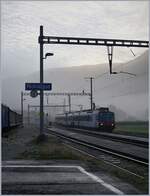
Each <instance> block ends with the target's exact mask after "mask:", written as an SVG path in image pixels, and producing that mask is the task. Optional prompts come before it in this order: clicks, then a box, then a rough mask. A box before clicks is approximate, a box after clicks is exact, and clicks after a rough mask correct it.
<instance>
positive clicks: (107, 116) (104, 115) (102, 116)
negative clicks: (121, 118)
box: [99, 112, 114, 122]
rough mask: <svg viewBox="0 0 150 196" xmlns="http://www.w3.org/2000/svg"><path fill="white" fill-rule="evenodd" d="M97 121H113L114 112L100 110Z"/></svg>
mask: <svg viewBox="0 0 150 196" xmlns="http://www.w3.org/2000/svg"><path fill="white" fill-rule="evenodd" d="M99 121H111V122H112V121H114V114H113V113H112V112H100V113H99Z"/></svg>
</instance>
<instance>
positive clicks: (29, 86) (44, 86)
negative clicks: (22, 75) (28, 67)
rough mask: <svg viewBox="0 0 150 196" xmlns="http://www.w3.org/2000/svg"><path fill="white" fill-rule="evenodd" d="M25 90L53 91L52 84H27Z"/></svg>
mask: <svg viewBox="0 0 150 196" xmlns="http://www.w3.org/2000/svg"><path fill="white" fill-rule="evenodd" d="M25 90H45V91H50V90H52V84H51V83H25Z"/></svg>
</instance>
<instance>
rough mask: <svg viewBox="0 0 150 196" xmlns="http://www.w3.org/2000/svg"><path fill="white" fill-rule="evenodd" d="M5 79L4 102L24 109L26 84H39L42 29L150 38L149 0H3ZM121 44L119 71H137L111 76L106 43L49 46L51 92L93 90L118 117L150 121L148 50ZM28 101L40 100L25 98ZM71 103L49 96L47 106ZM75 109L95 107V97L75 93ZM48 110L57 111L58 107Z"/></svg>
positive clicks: (98, 103)
mask: <svg viewBox="0 0 150 196" xmlns="http://www.w3.org/2000/svg"><path fill="white" fill-rule="evenodd" d="M1 10H2V12H1V18H2V19H1V21H2V23H1V26H2V35H1V40H2V43H1V47H2V50H1V57H2V58H1V65H2V66H1V81H2V85H1V86H2V103H4V104H6V105H8V106H10V108H12V109H14V110H17V111H19V110H20V100H21V97H20V95H21V91H24V92H25V82H39V44H38V36H39V27H40V25H43V26H44V35H49V36H72V37H73V36H74V37H95V38H107V39H133V40H136V39H138V40H148V39H149V38H148V23H149V21H148V2H147V1H109V2H106V1H94V2H92V1H87V2H85V1H83V2H80V1H79V2H78V1H76V2H75V1H71V2H68V1H67V2H64V1H61V2H58V1H56V2H54V1H51V2H50V1H26V2H25V1H21V2H18V1H2V2H1ZM132 50H133V52H134V54H135V56H134V55H133V54H132V53H131V51H130V49H129V48H124V47H122V48H121V47H115V48H114V56H113V71H124V72H130V73H133V74H135V75H129V74H121V73H120V74H117V75H109V73H108V72H109V66H108V57H107V48H106V47H95V46H92V47H91V46H71V45H69V46H67V45H45V46H44V53H46V52H53V53H54V56H52V57H49V58H47V59H46V60H44V81H45V82H50V83H52V91H51V92H82V91H83V90H84V91H85V92H90V82H89V80H85V77H91V76H92V77H95V79H94V80H93V97H94V100H93V101H94V102H95V104H96V106H97V107H104V106H108V107H110V109H111V110H113V111H115V113H116V117H117V120H147V119H148V50H147V49H144V48H132ZM25 99H26V100H24V109H25V110H27V105H28V104H36V105H38V104H39V97H38V98H34V99H33V98H30V97H29V96H26V97H25ZM64 103H66V104H68V97H65V96H49V98H47V97H45V104H64ZM71 103H72V109H73V110H79V109H80V107H79V106H78V105H79V104H81V105H83V106H82V107H83V109H88V108H90V99H89V97H87V96H84V97H79V96H78V97H77V96H75V97H74V96H72V97H71ZM55 110H56V111H54V110H53V109H49V110H48V111H47V112H49V113H50V115H51V116H52V114H54V113H57V112H59V111H57V109H55Z"/></svg>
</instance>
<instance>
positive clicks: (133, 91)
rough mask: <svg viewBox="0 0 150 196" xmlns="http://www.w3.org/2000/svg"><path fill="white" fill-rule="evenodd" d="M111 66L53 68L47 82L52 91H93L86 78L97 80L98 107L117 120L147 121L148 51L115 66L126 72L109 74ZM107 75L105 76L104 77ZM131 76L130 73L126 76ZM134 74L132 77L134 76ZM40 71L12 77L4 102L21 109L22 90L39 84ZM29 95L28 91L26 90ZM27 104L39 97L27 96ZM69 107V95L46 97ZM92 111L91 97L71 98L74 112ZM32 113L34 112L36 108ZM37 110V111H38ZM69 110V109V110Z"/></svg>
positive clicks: (47, 101)
mask: <svg viewBox="0 0 150 196" xmlns="http://www.w3.org/2000/svg"><path fill="white" fill-rule="evenodd" d="M108 68H109V66H108V64H99V65H83V66H74V67H68V68H67V67H66V68H51V69H46V70H45V71H44V78H45V79H44V81H45V82H50V83H52V91H51V92H82V91H83V90H84V91H85V92H90V82H89V80H87V79H85V77H91V76H92V77H94V78H95V79H94V80H93V98H94V99H93V101H94V102H95V104H96V106H97V107H110V109H111V110H112V111H115V112H116V113H117V120H119V121H122V120H148V50H147V51H146V52H145V53H143V54H142V55H141V56H139V57H137V58H135V59H133V60H132V61H129V62H128V63H124V64H115V63H114V64H113V70H114V71H117V72H120V71H123V72H124V73H120V74H116V75H110V74H109V72H108V71H109V69H108ZM102 73H104V74H102ZM126 73H129V74H126ZM131 74H132V75H131ZM38 81H39V72H35V73H33V74H30V75H27V76H26V77H15V78H9V79H6V80H4V81H3V83H2V102H3V103H5V104H7V105H8V106H10V107H11V108H12V109H15V110H20V95H21V91H24V92H25V82H38ZM26 92H29V91H26ZM24 98H25V99H26V100H24V110H26V111H27V105H28V104H30V105H39V97H37V98H31V97H30V96H24ZM64 103H66V104H68V97H67V96H49V97H48V98H47V96H45V98H44V104H45V105H47V104H48V105H55V104H61V105H63V104H64ZM80 104H81V105H82V107H83V109H88V108H90V98H89V96H71V105H72V106H71V108H72V110H79V109H80V107H79V105H80ZM31 110H33V111H35V108H32V109H31ZM37 110H38V109H37ZM66 110H67V108H66ZM46 111H47V112H48V113H51V116H52V113H54V114H55V113H58V112H63V109H60V108H55V109H54V108H47V109H46Z"/></svg>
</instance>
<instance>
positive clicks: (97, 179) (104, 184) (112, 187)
mask: <svg viewBox="0 0 150 196" xmlns="http://www.w3.org/2000/svg"><path fill="white" fill-rule="evenodd" d="M2 167H3V168H9V167H10V168H19V167H20V168H24V167H27V168H31V167H32V168H33V167H37V168H42V167H43V168H49V167H50V168H77V169H78V170H79V171H80V172H81V173H83V174H86V175H87V176H89V177H90V178H92V179H93V180H94V181H95V182H97V183H100V184H101V185H102V186H104V187H106V188H107V189H109V190H111V191H112V192H114V193H116V194H118V195H124V193H123V192H122V191H120V190H119V189H117V188H115V187H114V186H112V185H111V184H108V183H107V182H104V181H103V180H102V179H101V178H99V177H98V176H96V175H94V174H92V173H89V172H87V171H86V170H85V169H84V168H83V167H81V166H75V165H54V166H51V165H4V166H2Z"/></svg>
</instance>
